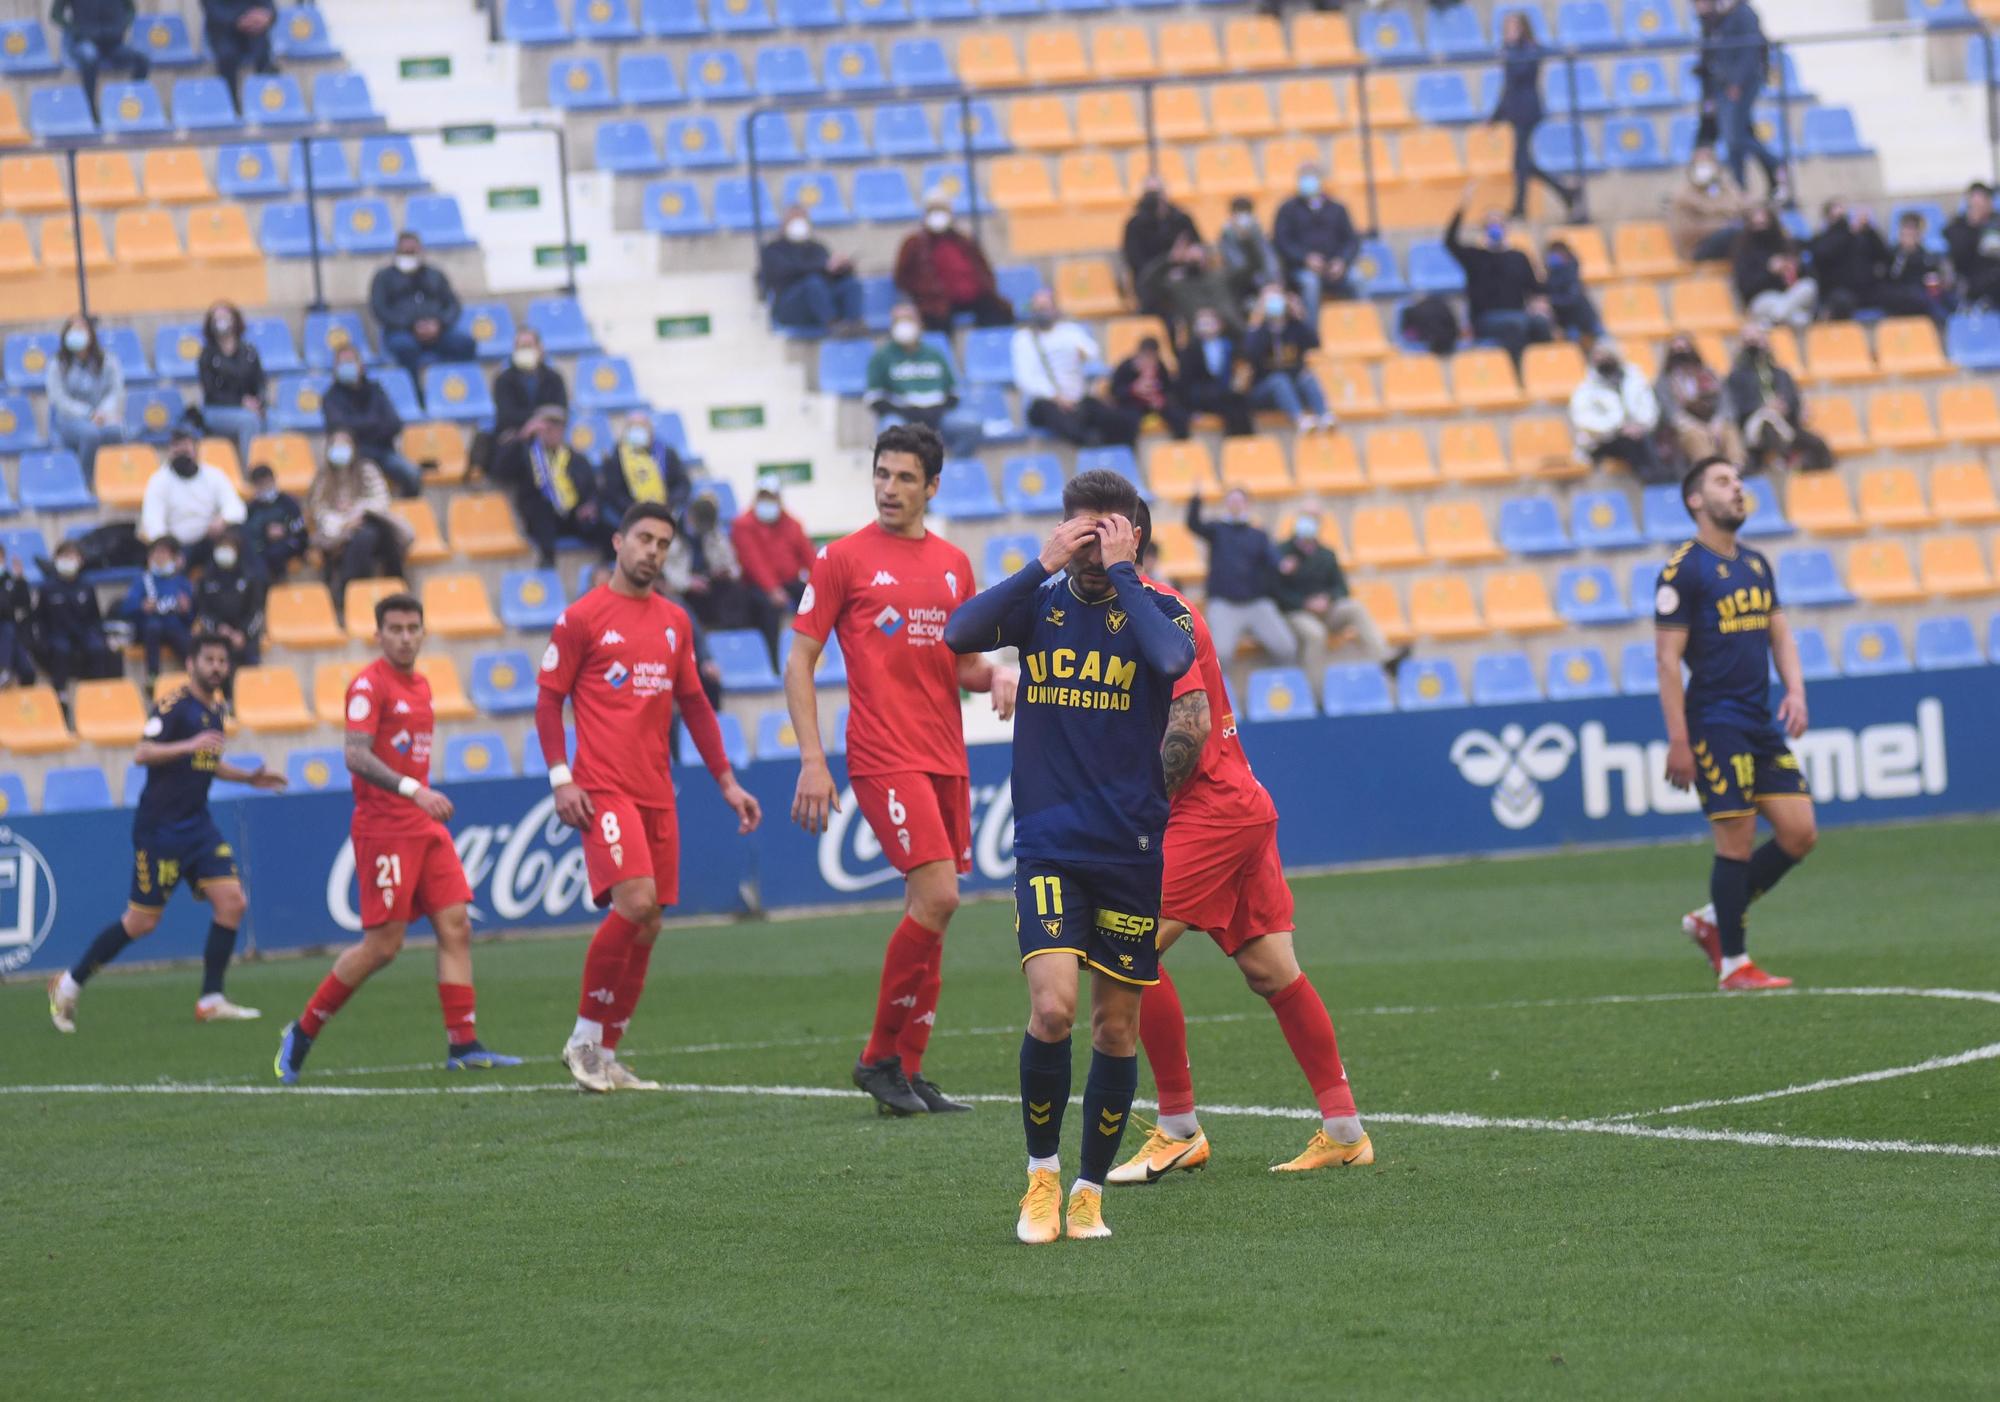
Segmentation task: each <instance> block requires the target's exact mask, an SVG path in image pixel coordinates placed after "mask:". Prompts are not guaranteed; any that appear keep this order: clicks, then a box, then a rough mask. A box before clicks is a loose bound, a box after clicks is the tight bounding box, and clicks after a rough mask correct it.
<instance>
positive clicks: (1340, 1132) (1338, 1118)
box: [1320, 1115, 1362, 1144]
mask: <svg viewBox="0 0 2000 1402" xmlns="http://www.w3.org/2000/svg"><path fill="white" fill-rule="evenodd" d="M1320 1124H1321V1125H1322V1126H1323V1127H1324V1128H1325V1130H1326V1137H1327V1138H1328V1139H1331V1140H1332V1141H1333V1142H1334V1143H1336V1144H1359V1143H1360V1142H1361V1135H1362V1129H1361V1117H1360V1116H1359V1115H1328V1116H1327V1117H1326V1118H1325V1119H1323V1120H1321V1121H1320Z"/></svg>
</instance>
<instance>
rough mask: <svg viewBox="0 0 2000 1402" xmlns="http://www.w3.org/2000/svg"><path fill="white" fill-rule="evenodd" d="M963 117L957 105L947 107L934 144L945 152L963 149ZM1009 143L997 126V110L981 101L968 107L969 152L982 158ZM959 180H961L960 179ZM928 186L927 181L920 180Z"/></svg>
mask: <svg viewBox="0 0 2000 1402" xmlns="http://www.w3.org/2000/svg"><path fill="white" fill-rule="evenodd" d="M964 132H965V113H964V112H963V111H961V110H960V108H959V105H958V104H957V103H955V102H954V103H950V104H948V105H947V106H946V107H945V109H944V115H943V116H942V117H941V118H939V120H938V140H939V141H940V142H941V143H942V144H943V147H944V149H945V150H947V151H952V152H957V151H963V150H964V149H965V135H964ZM1010 144H1011V143H1009V142H1008V140H1007V129H1006V128H1005V127H1003V126H1002V125H1001V124H1000V110H999V109H998V108H997V107H995V106H994V105H993V104H992V103H991V102H990V101H988V100H987V99H985V98H979V99H976V100H975V101H974V102H973V104H972V149H973V151H974V152H976V153H978V154H982V155H990V154H992V153H994V152H996V151H1005V150H1007V149H1008V148H1009V146H1010ZM960 178H961V180H962V179H963V176H962V175H961V177H960ZM924 183H925V184H929V183H930V177H929V176H928V175H927V176H925V178H924Z"/></svg>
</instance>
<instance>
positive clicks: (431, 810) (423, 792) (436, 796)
mask: <svg viewBox="0 0 2000 1402" xmlns="http://www.w3.org/2000/svg"><path fill="white" fill-rule="evenodd" d="M411 802H413V803H415V804H416V805H417V807H419V808H421V809H423V811H424V816H425V817H427V818H430V819H432V820H434V821H436V822H440V823H448V822H450V821H451V815H452V812H453V809H452V803H451V800H450V799H448V798H446V797H445V796H444V795H443V794H441V793H439V792H438V791H437V790H436V789H418V790H417V795H416V797H415V798H414V799H412V800H411Z"/></svg>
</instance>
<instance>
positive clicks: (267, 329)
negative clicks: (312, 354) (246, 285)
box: [243, 313, 358, 375]
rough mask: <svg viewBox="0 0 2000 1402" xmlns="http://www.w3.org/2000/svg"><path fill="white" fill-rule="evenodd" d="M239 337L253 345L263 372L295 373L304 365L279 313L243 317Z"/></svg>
mask: <svg viewBox="0 0 2000 1402" xmlns="http://www.w3.org/2000/svg"><path fill="white" fill-rule="evenodd" d="M350 314H351V313H350ZM357 320H358V318H357ZM243 339H244V340H246V341H248V342H249V343H250V344H251V345H252V346H254V347H255V348H256V350H257V358H258V359H259V360H261V361H263V362H264V373H265V374H267V375H295V374H297V373H298V372H299V371H300V370H303V369H304V368H305V362H304V361H302V360H300V359H299V350H298V347H297V346H296V345H294V344H293V343H292V328H291V324H290V323H289V322H287V321H286V320H285V319H284V318H283V317H281V316H251V317H245V318H244V319H243ZM328 363H329V364H331V362H330V361H329V362H328Z"/></svg>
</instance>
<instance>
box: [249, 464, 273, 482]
mask: <svg viewBox="0 0 2000 1402" xmlns="http://www.w3.org/2000/svg"><path fill="white" fill-rule="evenodd" d="M266 478H268V479H270V480H271V481H273V482H275V481H277V480H278V474H277V473H275V472H273V471H271V464H269V463H267V462H260V463H258V464H257V465H256V466H255V467H253V468H251V469H250V480H251V481H252V482H262V481H264V480H265V479H266Z"/></svg>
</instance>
